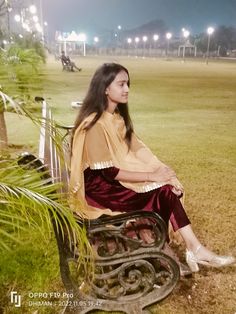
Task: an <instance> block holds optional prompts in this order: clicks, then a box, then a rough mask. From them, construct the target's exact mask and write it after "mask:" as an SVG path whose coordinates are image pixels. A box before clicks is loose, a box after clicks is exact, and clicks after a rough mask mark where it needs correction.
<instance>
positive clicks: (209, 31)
mask: <svg viewBox="0 0 236 314" xmlns="http://www.w3.org/2000/svg"><path fill="white" fill-rule="evenodd" d="M214 31H215V29H214V28H213V27H208V29H207V34H208V35H211V34H213V33H214Z"/></svg>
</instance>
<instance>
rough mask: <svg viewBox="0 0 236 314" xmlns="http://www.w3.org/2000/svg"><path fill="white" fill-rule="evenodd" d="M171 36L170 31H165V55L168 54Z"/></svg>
mask: <svg viewBox="0 0 236 314" xmlns="http://www.w3.org/2000/svg"><path fill="white" fill-rule="evenodd" d="M171 37H172V34H171V33H166V39H167V49H166V56H167V57H168V56H169V46H170V39H171Z"/></svg>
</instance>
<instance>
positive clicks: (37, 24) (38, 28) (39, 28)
mask: <svg viewBox="0 0 236 314" xmlns="http://www.w3.org/2000/svg"><path fill="white" fill-rule="evenodd" d="M35 28H36V30H37V31H38V32H39V33H42V31H43V29H42V27H41V25H40V24H39V23H36V24H35Z"/></svg>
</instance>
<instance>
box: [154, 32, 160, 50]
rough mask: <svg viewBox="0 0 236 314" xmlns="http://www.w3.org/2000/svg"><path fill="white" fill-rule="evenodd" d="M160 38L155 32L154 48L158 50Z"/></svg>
mask: <svg viewBox="0 0 236 314" xmlns="http://www.w3.org/2000/svg"><path fill="white" fill-rule="evenodd" d="M158 39H159V36H158V35H157V34H154V35H153V40H154V49H155V50H157V41H158ZM156 54H157V53H156Z"/></svg>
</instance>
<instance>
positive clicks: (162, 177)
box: [115, 166, 176, 182]
mask: <svg viewBox="0 0 236 314" xmlns="http://www.w3.org/2000/svg"><path fill="white" fill-rule="evenodd" d="M173 178H176V174H175V172H174V171H173V170H172V169H170V168H169V167H167V166H165V167H161V168H160V169H158V170H155V171H153V172H136V171H127V170H122V169H120V170H119V172H118V174H117V176H116V177H115V180H119V181H124V182H125V181H128V182H142V181H150V182H168V181H170V180H171V179H173Z"/></svg>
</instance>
